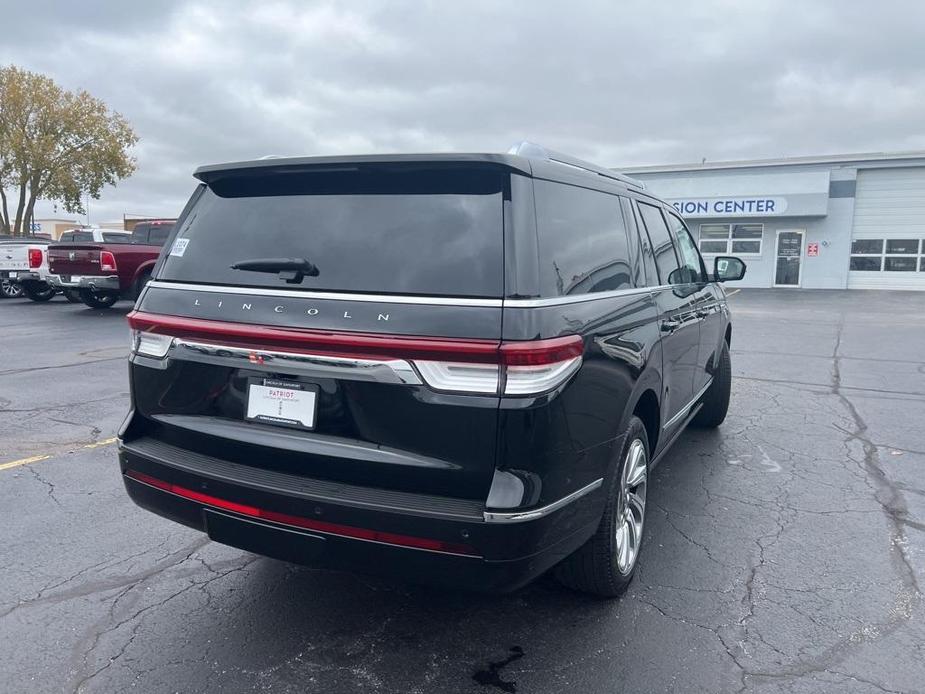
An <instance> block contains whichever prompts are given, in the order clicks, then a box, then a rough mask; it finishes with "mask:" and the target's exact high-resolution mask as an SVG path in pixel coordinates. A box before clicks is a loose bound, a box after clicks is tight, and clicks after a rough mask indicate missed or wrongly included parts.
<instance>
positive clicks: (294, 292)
mask: <svg viewBox="0 0 925 694" xmlns="http://www.w3.org/2000/svg"><path fill="white" fill-rule="evenodd" d="M147 286H148V287H151V288H156V289H177V290H182V291H195V292H213V293H216V294H241V295H243V296H276V297H289V298H296V299H329V300H331V301H372V302H376V303H380V304H420V305H430V306H481V307H485V308H501V307H502V306H504V307H510V308H538V307H542V306H563V305H567V304H580V303H583V302H585V301H598V300H600V299H613V298H617V297H623V296H637V295H642V294H654V293H657V292H660V291H663V290H665V289H676V288H677V287H676V285H670V284H662V285H658V286H657V287H635V288H633V289H614V290H613V291H609V292H596V293H592V294H574V295H571V296H551V297H546V298H539V299H466V298H462V297H459V298H454V297H448V296H402V295H398V294H351V293H348V292H314V291H301V290H298V289H270V288H263V287H235V286H231V285H227V286H226V285H217V284H189V283H187V282H166V281H164V280H152V281H150V282H148V285H147Z"/></svg>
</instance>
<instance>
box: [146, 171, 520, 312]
mask: <svg viewBox="0 0 925 694" xmlns="http://www.w3.org/2000/svg"><path fill="white" fill-rule="evenodd" d="M504 178H505V176H504V174H503V173H502V172H501V171H499V170H492V169H477V170H469V169H466V170H453V171H448V170H428V171H420V170H417V171H413V172H409V171H402V170H397V169H392V170H389V171H383V170H378V169H377V170H362V169H361V170H357V169H352V170H348V171H339V172H331V171H328V172H324V173H315V172H312V173H307V172H302V173H298V174H296V173H287V174H276V175H263V176H260V177H253V176H252V177H238V178H234V179H226V180H222V181H216V182H213V183H212V184H211V185H210V187H209V188H207V189H206V190H205V191H204V192H203V194H202V195H201V197H200V198H199V199H198V200H197V201H196V203H195V205H194V207H193V208H192V209H191V210H190V211H189V213H188V216H187V217H186V221H185V222H184V223H183V226H182V228H181V229H180V231H179V233H178V235H177V237H176V239H175V240H174V241H173V243H172V245H171V249H170V253H169V255H168V256H167V257H166V258H165V261H164V265H163V269H162V271H161V273H160V274H159V276H158V278H159V279H166V280H175V281H183V282H202V283H209V284H229V285H243V286H253V287H277V288H285V289H304V290H329V291H347V292H369V293H386V294H426V295H434V294H439V295H448V296H474V297H500V296H501V295H502V293H503V258H502V245H503V224H502V219H503V204H502V190H503V184H504ZM267 258H270V259H273V258H299V259H304V260H306V261H308V262H309V263H311V264H313V265H314V266H316V267H317V268H318V275H317V276H315V277H309V276H306V277H304V279H303V280H302V281H301V283H299V284H287V283H286V282H285V281H284V279H281V278H280V276H279V274H278V273H277V272H274V271H270V272H256V271H252V270H232V269H231V265H232V264H234V263H238V262H242V261H249V260H251V261H252V260H258V259H267Z"/></svg>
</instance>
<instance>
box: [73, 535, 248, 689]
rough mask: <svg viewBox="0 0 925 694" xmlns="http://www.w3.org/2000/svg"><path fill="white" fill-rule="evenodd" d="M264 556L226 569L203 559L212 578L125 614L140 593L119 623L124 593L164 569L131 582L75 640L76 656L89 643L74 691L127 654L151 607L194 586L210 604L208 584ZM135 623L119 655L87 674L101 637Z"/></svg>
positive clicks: (137, 599)
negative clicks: (117, 610)
mask: <svg viewBox="0 0 925 694" xmlns="http://www.w3.org/2000/svg"><path fill="white" fill-rule="evenodd" d="M206 542H208V538H206ZM203 544H205V542H204V543H203ZM196 551H198V549H196V550H193V552H190V553H189V554H188V555H187V556H185V557H184V558H183V559H181V560H180V561H178V562H175V563H174V564H171V566H178V565H180V564H183V563H184V562H186V561H188V560H190V559H191V558H192V556H193V554H195V552H196ZM260 559H261V557H258V556H255V555H245V557H244V561H243V562H242V561H240V560H230V561H229V563H231V564H232V565H231V567H230V568H228V569H227V570H225V571H221V570H215V569H213V568H210V567H208V565H206V564H205V562H200V563H201V565H202V566H203V567H204V568H206V570H207V571H209V572H210V573H212V574H214V575H213V576H212V577H210V578H208V579H207V580H205V581H191V582H190V583H189V585H186V586H184V587H183V588H180V589H179V590H176V591H174V592H172V593H171V594H170V595H168V596H167V597H165V598H164V599H163V600H159V601H157V602H154V603H151V604H150V605H146V606H144V607H142V608H141V609H140V610H137V611H135V612H133V613H132V614H129V615H128V616H124V615H125V614H126V613H128V612H129V611H130V610H131V609H132V608H134V606H135V605H137V604H138V601H139V600H140V599H141V597H142V595H141V594H139V595H138V596H137V597H136V598H135V599H134V600H132V601H131V602H130V603H128V604H126V606H125V607H124V608H123V610H122V612H123V615H122V616H120V617H119V618H118V621H116V622H115V623H113V622H114V620H116V619H117V618H116V616H115V608H116V606H117V604H118V603H119V602H120V601H121V599H122V598H123V597H125V596H126V595H127V594H128V593H129V592H130V591H132V590H133V589H135V588H137V587H138V586H139V585H141V584H142V583H144V581H145V580H147V578H151V577H152V576H154V575H156V573H160V571H159V572H156V573H153V574H151V575H150V576H148V577H146V578H145V579H142V580H141V581H137V582H136V583H134V584H133V585H131V586H128V587H127V588H126V590H125V591H122V592H121V593H119V594H118V595H117V596H116V597H115V599H114V600H113V603H112V605H111V606H110V610H109V613H108V617H107V618H106V619H103V620H99V621H98V622H97V623H96V624H94V625H93V626H92V627H91V628H90V629H89V630H88V632H87V633H85V635H84V638H83V639H82V640H81V641H80V642H78V643H77V644H75V646H74V648H73V649H72V654H73V656H75V657H76V652H77V650H78V648H79V646H80V645H81V644H84V643H89V645H88V647H87V648H86V649H85V650H84V652H83V654H82V656H80V667H79V669H78V670H77V674H75V676H74V678H73V681H74V684H73V691H74V694H79V692H80V691H81V690H82V689H83V687H84V686H85V685H86V684H87V683H89V682H90V681H91V680H93V679H94V678H96V677H97V676H99V675H100V674H101V673H102V672H104V671H105V670H108V669H109V668H110V667H112V665H113V664H114V663H115V662H116V661H117V660H119V659H120V658H121V657H122V656H123V655H124V654H125V652H126V651H127V650H128V649H129V647H130V646H131V645H132V643H134V641H135V637H136V636H138V633H139V631H140V629H141V625H142V623H143V615H145V614H146V613H148V612H150V611H151V610H155V609H157V608H159V607H163V606H164V605H166V604H167V603H168V602H170V601H171V600H174V599H175V598H177V597H179V596H181V595H183V594H184V593H187V592H189V591H191V590H193V589H194V588H196V589H200V590H203V591H204V592H205V593H206V594H207V603H206V605H207V606H208V604H209V602H210V601H209V598H208V586H209V585H210V584H212V583H214V582H215V581H218V580H220V579H222V578H225V577H226V576H229V575H230V574H233V573H236V572H238V571H243V570H245V569H246V568H247V567H248V566H250V565H251V564H253V563H254V562H256V561H259V560H260ZM167 568H170V566H167V567H165V568H164V569H162V571H163V570H166V569H167ZM131 623H133V627H132V629H131V633H130V634H129V637H128V639H126V640H125V641H124V642H123V643H122V645H121V646H120V647H119V650H118V651H117V652H116V653H115V655H113V656H111V657H110V658H109V659H108V660H107V661H106V663H105V664H104V665H102V666H101V667H99V668H97V669H96V670H94V671H93V672H90V673H88V674H85V675H84V674H82V673H83V671H84V669H85V668H86V664H87V659H88V658H89V657H90V655H91V654H92V653H93V651H95V650H96V648H97V647H98V645H99V642H100V640H101V639H102V638H103V637H104V636H105V635H106V634H109V633H112V632H115V631H118V630H119V629H120V628H121V627H123V626H125V625H126V624H131ZM73 659H74V658H73V657H72V662H73Z"/></svg>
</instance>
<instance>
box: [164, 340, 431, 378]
mask: <svg viewBox="0 0 925 694" xmlns="http://www.w3.org/2000/svg"><path fill="white" fill-rule="evenodd" d="M180 350H185V353H179V352H180ZM196 356H205V357H207V358H208V360H209V361H214V360H231V361H242V360H243V361H245V362H247V364H246V367H247V368H249V369H258V370H269V371H278V370H279V369H280V368H284V369H286V370H292V371H300V372H310V373H312V374H315V375H320V376H323V377H328V378H345V379H349V380H354V381H375V382H377V383H393V384H399V385H418V386H419V385H423V381H422V380H421V378H420V376H418V373H417V371H415V370H414V367H412V366H411V364H410V363H409V362H407V361H405V360H404V359H381V360H380V359H356V358H353V357H335V356H330V355H325V354H307V353H298V352H278V351H275V350H267V349H247V348H244V347H231V346H227V345H216V344H212V343H208V342H195V341H192V340H184V339H181V338H175V339H174V341H173V344H172V345H171V347H170V351H169V352H168V353H167V357H168V358H173V359H189V358H190V357H193V358H195V357H196ZM252 357H253V360H252ZM235 366H238V364H235Z"/></svg>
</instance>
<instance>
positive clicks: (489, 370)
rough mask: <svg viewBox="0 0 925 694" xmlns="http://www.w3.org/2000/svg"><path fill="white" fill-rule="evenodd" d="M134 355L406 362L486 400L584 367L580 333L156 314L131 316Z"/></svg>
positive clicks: (543, 385) (431, 382) (557, 381)
mask: <svg viewBox="0 0 925 694" xmlns="http://www.w3.org/2000/svg"><path fill="white" fill-rule="evenodd" d="M128 322H129V327H131V328H132V350H133V352H135V353H136V354H142V355H145V356H148V357H155V358H163V357H164V356H166V355H167V352H168V351H169V350H170V347H171V345H172V344H173V341H174V340H175V339H177V338H191V339H195V340H198V341H202V342H209V343H214V344H219V345H226V346H232V347H238V348H245V349H253V350H255V352H259V351H260V350H273V351H281V352H287V353H294V354H313V355H327V356H340V357H356V358H361V359H367V360H377V359H381V360H383V361H391V360H395V359H403V360H406V361H407V362H409V363H411V364H413V365H414V368H415V369H416V370H417V372H418V374H420V377H421V379H422V380H423V381H424V383H426V384H427V385H428V386H430V387H431V388H433V389H434V390H439V391H444V392H450V393H468V394H473V395H475V394H484V395H499V394H502V395H539V394H541V393H546V392H549V391H551V390H555V389H556V388H558V387H559V386H560V385H562V384H563V383H565V382H566V381H567V380H568V379H569V378H570V377H571V376H572V374H574V373H575V372H576V371H577V370H578V369H579V367H580V366H581V360H582V354H583V352H584V343H583V342H582V339H581V336H580V335H568V336H565V337H554V338H551V339H547V340H524V341H518V342H497V341H494V340H459V339H451V338H422V337H403V336H397V335H396V336H393V335H373V334H364V333H333V332H323V331H318V330H298V329H294V328H276V327H270V326H262V325H247V324H243V323H225V322H221V321H212V320H201V319H198V318H181V317H178V316H156V315H151V314H147V313H143V312H140V311H133V312H132V313H130V314H129V316H128Z"/></svg>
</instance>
